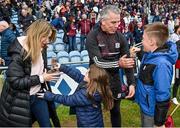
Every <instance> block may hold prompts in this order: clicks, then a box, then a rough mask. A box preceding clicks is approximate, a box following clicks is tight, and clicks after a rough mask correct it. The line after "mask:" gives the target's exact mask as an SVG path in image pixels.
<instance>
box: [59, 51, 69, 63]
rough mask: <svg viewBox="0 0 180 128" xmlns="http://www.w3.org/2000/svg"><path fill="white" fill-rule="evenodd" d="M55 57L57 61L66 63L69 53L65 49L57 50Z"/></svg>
mask: <svg viewBox="0 0 180 128" xmlns="http://www.w3.org/2000/svg"><path fill="white" fill-rule="evenodd" d="M57 59H58V62H59V63H61V64H62V63H67V62H69V54H68V53H67V52H66V51H59V52H58V53H57Z"/></svg>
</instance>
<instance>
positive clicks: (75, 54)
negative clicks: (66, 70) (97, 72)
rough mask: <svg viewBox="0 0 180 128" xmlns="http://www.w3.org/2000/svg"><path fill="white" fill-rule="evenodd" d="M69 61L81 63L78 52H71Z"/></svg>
mask: <svg viewBox="0 0 180 128" xmlns="http://www.w3.org/2000/svg"><path fill="white" fill-rule="evenodd" d="M69 57H70V61H71V62H79V61H81V54H80V52H79V51H71V52H70V53H69Z"/></svg>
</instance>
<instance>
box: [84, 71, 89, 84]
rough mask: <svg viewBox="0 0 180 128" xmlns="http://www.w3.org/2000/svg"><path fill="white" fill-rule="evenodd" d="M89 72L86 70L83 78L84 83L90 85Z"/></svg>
mask: <svg viewBox="0 0 180 128" xmlns="http://www.w3.org/2000/svg"><path fill="white" fill-rule="evenodd" d="M89 71H90V69H88V70H87V72H86V74H85V76H84V81H86V82H87V83H88V84H89V83H90V79H89Z"/></svg>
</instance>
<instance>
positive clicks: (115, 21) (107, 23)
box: [101, 12, 120, 34]
mask: <svg viewBox="0 0 180 128" xmlns="http://www.w3.org/2000/svg"><path fill="white" fill-rule="evenodd" d="M119 22H120V15H119V14H115V13H112V12H109V17H108V18H107V19H102V20H101V28H102V30H103V31H105V32H107V33H109V34H114V33H115V32H116V31H117V28H118V25H119Z"/></svg>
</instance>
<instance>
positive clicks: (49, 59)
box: [47, 51, 56, 67]
mask: <svg viewBox="0 0 180 128" xmlns="http://www.w3.org/2000/svg"><path fill="white" fill-rule="evenodd" d="M52 58H56V53H55V52H53V51H47V65H48V67H49V66H51V60H52Z"/></svg>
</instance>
